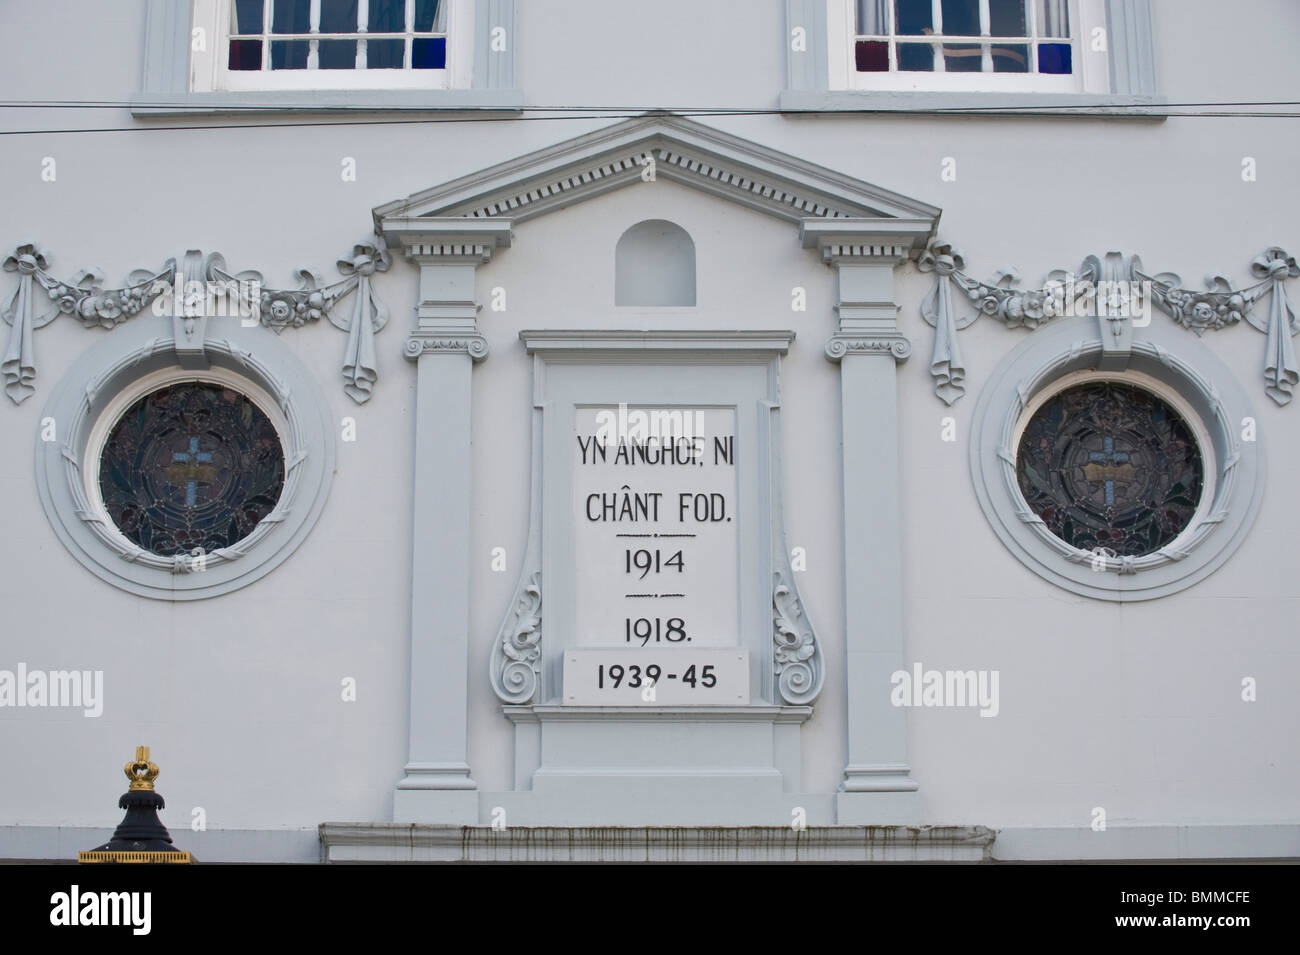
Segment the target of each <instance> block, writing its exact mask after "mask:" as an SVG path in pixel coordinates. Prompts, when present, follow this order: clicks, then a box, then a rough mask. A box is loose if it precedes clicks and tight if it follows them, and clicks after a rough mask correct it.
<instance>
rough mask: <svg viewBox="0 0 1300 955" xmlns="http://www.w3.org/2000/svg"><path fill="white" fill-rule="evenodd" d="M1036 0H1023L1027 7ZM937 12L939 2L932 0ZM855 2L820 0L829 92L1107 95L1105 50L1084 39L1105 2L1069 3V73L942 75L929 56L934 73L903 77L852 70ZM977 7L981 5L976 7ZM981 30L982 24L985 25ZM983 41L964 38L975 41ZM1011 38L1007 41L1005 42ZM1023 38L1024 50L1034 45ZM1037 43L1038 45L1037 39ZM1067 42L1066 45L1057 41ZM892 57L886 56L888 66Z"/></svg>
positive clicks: (1102, 18) (1097, 23)
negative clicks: (823, 0) (823, 5)
mask: <svg viewBox="0 0 1300 955" xmlns="http://www.w3.org/2000/svg"><path fill="white" fill-rule="evenodd" d="M1035 2H1036V0H1027V3H1029V4H1033V3H1035ZM934 4H935V7H936V8H938V7H939V5H940V0H934ZM856 6H857V5H856V3H855V0H826V23H827V41H828V43H827V65H828V67H829V71H830V88H831V89H832V90H852V91H859V92H873V91H903V92H907V91H915V92H940V91H944V92H990V93H997V92H1005V93H1022V92H1025V93H1109V92H1110V54H1109V51H1108V50H1103V51H1093V50H1092V44H1091V42H1090V38H1091V37H1092V36H1093V32H1094V30H1095V29H1097V28H1099V27H1100V28H1101V29H1103V30H1104V29H1105V27H1106V8H1105V0H1070V38H1069V40H1068V42H1069V43H1070V44H1071V45H1072V47H1073V52H1072V54H1071V63H1072V65H1073V66H1074V70H1073V72H1071V73H1069V74H1044V73H993V72H983V71H981V72H976V73H947V72H943V69H942V67H943V62H942V61H943V57H942V56H936V57H935V66H936V70H935V71H934V72H910V71H908V72H903V71H898V70H892V69H891V70H890V71H889V72H887V73H886V72H879V73H859V72H858V71H857V69H856V67H855V62H856V60H855V56H854V45H855V43H856V40H857V11H856ZM982 6H983V5H982ZM890 17H891V22H892V17H893V0H890ZM985 25H986V26H987V21H985ZM981 39H986V38H978V39H977V38H974V37H972V38H970V40H971V41H975V42H980V40H981ZM1010 39H1011V38H1008V40H1010ZM1018 39H1023V42H1025V43H1026V44H1027V45H1028V44H1030V43H1032V42H1035V41H1033V40H1032V39H1025V38H1018ZM951 40H952V42H954V43H962V42H968V41H967V40H966V39H965V38H962V37H952V38H951ZM1038 42H1042V40H1039V41H1038ZM1062 42H1067V41H1064V40H1063V41H1062ZM1108 46H1109V44H1108ZM892 59H893V54H892V52H891V61H892Z"/></svg>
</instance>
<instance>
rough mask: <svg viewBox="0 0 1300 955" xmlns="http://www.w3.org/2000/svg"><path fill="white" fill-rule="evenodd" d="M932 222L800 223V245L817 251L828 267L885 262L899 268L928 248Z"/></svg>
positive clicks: (860, 219)
mask: <svg viewBox="0 0 1300 955" xmlns="http://www.w3.org/2000/svg"><path fill="white" fill-rule="evenodd" d="M934 221H935V220H933V219H915V218H912V219H881V218H855V219H847V218H846V219H816V218H805V219H803V220H801V221H800V223H799V241H800V243H801V244H802V245H803V247H804V248H805V249H817V250H819V251H820V252H821V255H822V260H823V261H824V262H827V263H835V264H838V263H840V262H846V261H847V262H852V261H854V260H859V261H867V262H876V263H879V262H886V263H889V264H893V265H897V264H899V263H901V262H905V261H907V259H908V258H909V256H910V255H911V253H912V252H913V251H914V250H916V251H919V250H921V249H924V248H925V245H926V243H927V242H928V241H929V240H930V238H931V236H932V234H933V230H934Z"/></svg>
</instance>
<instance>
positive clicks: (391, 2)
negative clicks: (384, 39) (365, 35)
mask: <svg viewBox="0 0 1300 955" xmlns="http://www.w3.org/2000/svg"><path fill="white" fill-rule="evenodd" d="M366 28H367V29H368V30H369V31H370V32H371V33H405V32H406V0H370V22H369V23H368V24H367V25H366Z"/></svg>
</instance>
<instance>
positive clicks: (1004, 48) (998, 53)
mask: <svg viewBox="0 0 1300 955" xmlns="http://www.w3.org/2000/svg"><path fill="white" fill-rule="evenodd" d="M993 72H994V73H1028V72H1029V47H1028V46H1024V45H1021V44H1019V43H1017V44H1015V45H1014V46H1012V45H1009V44H999V43H995V44H994V45H993Z"/></svg>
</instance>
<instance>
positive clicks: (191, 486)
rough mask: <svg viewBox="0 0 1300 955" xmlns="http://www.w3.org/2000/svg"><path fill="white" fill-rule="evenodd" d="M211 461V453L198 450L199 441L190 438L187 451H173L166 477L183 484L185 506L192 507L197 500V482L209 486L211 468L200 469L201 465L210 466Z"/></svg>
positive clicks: (211, 473) (192, 437)
mask: <svg viewBox="0 0 1300 955" xmlns="http://www.w3.org/2000/svg"><path fill="white" fill-rule="evenodd" d="M211 461H212V452H211V451H200V450H199V439H198V438H196V437H194V436H193V435H191V436H190V449H189V451H173V452H172V466H171V467H170V468H168V469H167V476H168V477H170V478H172V479H173V480H178V482H179V481H184V482H185V506H186V507H193V506H194V504H195V501H196V500H197V499H198V495H197V490H198V486H199V482H202V483H204V484H210V483H211V482H212V477H213V468H212V467H211V466H209V467H206V468H204V467H200V466H199V465H201V464H208V465H210V464H211Z"/></svg>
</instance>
